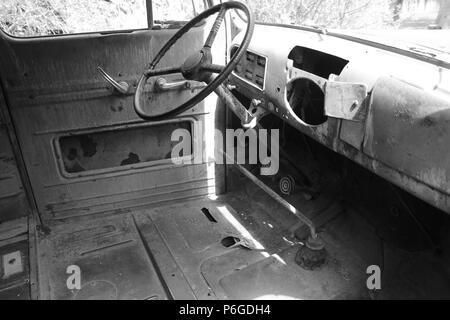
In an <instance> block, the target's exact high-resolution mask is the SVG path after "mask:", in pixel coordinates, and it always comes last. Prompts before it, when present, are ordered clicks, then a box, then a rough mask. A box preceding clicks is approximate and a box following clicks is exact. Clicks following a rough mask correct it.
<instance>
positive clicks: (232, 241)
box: [222, 237, 241, 248]
mask: <svg viewBox="0 0 450 320" xmlns="http://www.w3.org/2000/svg"><path fill="white" fill-rule="evenodd" d="M240 241H241V240H240V239H238V238H235V237H226V238H224V239H222V245H223V246H224V247H225V248H230V247H232V246H234V245H236V244H237V243H239V242H240Z"/></svg>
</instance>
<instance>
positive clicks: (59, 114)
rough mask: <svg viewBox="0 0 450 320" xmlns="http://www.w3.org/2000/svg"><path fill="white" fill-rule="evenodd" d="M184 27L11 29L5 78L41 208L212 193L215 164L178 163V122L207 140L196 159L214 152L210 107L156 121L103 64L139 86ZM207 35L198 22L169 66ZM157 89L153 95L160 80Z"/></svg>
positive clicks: (160, 103)
mask: <svg viewBox="0 0 450 320" xmlns="http://www.w3.org/2000/svg"><path fill="white" fill-rule="evenodd" d="M206 30H207V28H206ZM174 32H176V30H146V31H135V32H131V33H116V34H98V33H97V34H87V35H74V36H60V37H49V38H36V39H16V38H11V37H8V36H6V35H5V34H2V36H1V38H0V51H1V52H2V57H1V58H0V74H1V77H2V81H3V85H4V88H5V89H6V93H7V97H8V101H9V108H10V111H11V114H12V118H13V121H14V125H15V126H16V131H17V134H18V137H19V140H20V144H21V148H22V150H23V154H24V158H25V162H26V166H27V170H28V174H29V176H30V180H31V184H32V187H33V192H34V196H35V198H36V202H37V206H38V209H39V210H40V212H41V214H43V215H44V217H45V218H55V219H61V218H67V217H71V216H79V215H85V214H91V213H101V212H105V211H111V210H116V211H117V210H119V211H120V210H125V209H128V208H130V207H134V206H141V205H147V204H152V203H155V202H161V201H168V200H170V199H180V198H188V197H194V196H199V195H205V194H208V193H210V192H212V191H211V190H213V189H212V188H213V187H214V185H215V179H214V176H212V175H211V173H210V172H209V171H208V165H207V163H205V162H203V163H201V164H196V165H185V166H176V165H174V164H173V163H172V161H171V160H170V150H171V149H172V146H173V144H174V142H171V141H170V138H171V137H170V135H171V131H173V130H174V129H176V128H183V129H189V130H190V131H191V134H192V135H193V137H194V139H193V140H195V141H197V143H194V145H193V148H192V156H199V155H200V156H201V155H202V154H203V153H204V151H205V150H204V148H203V147H202V143H201V142H203V140H204V135H203V132H204V123H205V120H206V119H207V118H208V117H209V116H210V115H209V114H208V113H207V112H206V111H205V104H204V103H201V104H199V105H198V106H196V107H195V108H193V109H192V110H189V111H187V112H186V113H185V114H183V115H181V116H180V117H179V118H177V119H175V120H171V121H169V122H166V123H158V124H154V123H146V122H143V121H141V120H140V119H139V118H138V117H137V116H136V114H135V112H134V110H133V95H132V94H130V95H127V96H118V95H117V94H115V93H114V92H113V91H112V90H111V89H110V88H109V86H108V85H107V84H106V83H105V82H104V80H103V79H102V78H101V77H100V76H99V74H98V72H97V67H98V66H101V67H102V68H103V69H104V70H106V72H108V73H109V74H110V75H112V76H113V77H114V78H115V79H116V80H120V81H126V82H128V83H129V84H131V85H132V91H133V89H134V86H135V85H136V84H137V80H138V78H139V76H140V74H141V73H142V72H143V70H144V69H145V68H146V67H147V66H148V63H149V62H150V61H151V59H152V57H153V56H154V55H155V54H156V53H157V51H158V50H159V48H161V47H162V45H163V44H164V43H165V42H166V41H167V40H168V39H169V38H170V37H171V36H172V35H173V34H174ZM204 39H205V28H204V27H197V28H194V29H193V30H191V32H190V33H188V34H186V35H185V36H184V37H183V38H182V39H181V40H180V41H179V42H178V43H177V44H176V45H175V47H174V48H172V49H171V51H170V52H169V53H168V56H166V57H165V58H164V59H163V61H162V62H161V65H160V66H169V65H177V64H181V63H182V62H183V61H184V59H185V58H186V57H187V56H188V55H189V54H191V53H193V52H194V50H198V49H199V48H201V45H202V43H203V42H204ZM180 77H181V75H174V76H171V77H167V79H168V80H169V81H171V80H177V79H180ZM155 80H156V79H155ZM153 81H154V80H153ZM147 90H148V91H153V82H152V81H150V83H149V85H148V88H147ZM192 94H193V92H191V91H190V90H182V91H170V92H165V93H153V94H151V93H150V94H149V95H148V105H149V107H151V108H152V110H163V109H164V108H167V107H173V106H174V104H180V103H181V102H182V101H185V99H186V98H187V97H188V96H190V95H192ZM213 121H214V119H213ZM155 125H157V126H155ZM195 138H197V139H195Z"/></svg>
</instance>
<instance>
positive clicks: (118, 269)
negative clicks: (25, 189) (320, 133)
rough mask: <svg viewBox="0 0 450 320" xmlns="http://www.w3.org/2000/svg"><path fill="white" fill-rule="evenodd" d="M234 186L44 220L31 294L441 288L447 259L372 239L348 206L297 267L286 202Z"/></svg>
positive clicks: (166, 295) (208, 295) (421, 291)
mask: <svg viewBox="0 0 450 320" xmlns="http://www.w3.org/2000/svg"><path fill="white" fill-rule="evenodd" d="M244 189H246V190H247V191H242V190H241V191H238V192H235V193H231V194H228V195H226V196H224V197H221V198H219V199H218V200H215V201H213V200H209V199H199V200H192V201H188V202H184V203H180V204H177V205H170V206H165V207H160V208H153V209H147V210H146V209H142V210H139V211H134V212H131V213H129V214H122V215H117V216H112V217H97V218H95V217H94V216H93V217H89V218H85V219H81V220H78V221H72V222H65V223H62V224H60V225H55V226H53V227H52V232H51V234H50V235H49V236H45V237H40V238H39V240H38V246H37V248H38V267H39V283H40V286H39V291H40V298H43V299H277V298H280V299H370V298H386V299H398V298H408V299H415V298H449V297H450V283H449V280H448V279H449V270H448V269H449V268H448V267H446V266H447V265H448V264H446V263H445V261H447V260H445V259H443V258H440V257H435V256H434V255H433V254H431V253H430V251H429V250H421V251H420V252H412V251H405V250H403V249H401V248H397V247H396V246H395V245H392V244H390V243H389V242H385V243H380V238H379V237H378V236H377V234H376V232H374V230H373V228H372V226H371V225H370V224H368V223H367V222H366V221H365V220H364V219H362V218H361V216H360V214H358V213H357V212H353V211H351V210H348V211H347V212H345V213H341V214H339V215H338V216H336V217H334V218H333V219H332V220H331V221H329V222H328V223H327V224H326V225H325V227H324V228H322V230H321V234H322V236H323V239H324V241H325V243H326V247H327V251H328V254H329V255H328V259H327V263H326V265H325V266H323V267H322V268H321V269H320V270H317V271H305V270H303V269H302V268H300V267H299V266H298V265H297V264H296V263H295V254H296V252H297V250H298V248H299V247H300V244H299V243H298V242H297V240H296V239H295V238H294V237H293V236H292V234H291V232H290V231H288V230H289V226H292V221H291V220H289V218H288V215H286V212H283V211H282V209H279V208H278V207H276V206H274V205H273V202H272V201H271V200H269V199H267V197H266V198H264V197H263V195H262V194H259V191H258V190H256V189H255V188H253V187H251V186H247V188H244ZM249 193H251V197H250V195H249ZM411 236H416V233H414V234H412V235H411ZM237 239H239V240H240V242H237ZM236 242H237V243H236ZM373 264H377V265H380V266H381V267H382V268H383V269H384V270H385V272H384V275H383V284H384V287H383V290H382V292H381V293H380V294H379V296H378V297H374V296H373V295H372V296H371V295H370V294H369V291H368V290H367V287H366V280H367V274H366V269H367V267H368V266H369V265H373ZM70 265H77V266H79V267H80V269H81V284H82V286H81V290H69V289H68V288H67V285H66V280H67V278H68V276H69V275H68V274H66V269H67V267H68V266H70Z"/></svg>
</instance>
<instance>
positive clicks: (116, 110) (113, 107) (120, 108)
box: [111, 105, 123, 112]
mask: <svg viewBox="0 0 450 320" xmlns="http://www.w3.org/2000/svg"><path fill="white" fill-rule="evenodd" d="M111 111H113V112H122V111H123V106H122V105H118V106H111Z"/></svg>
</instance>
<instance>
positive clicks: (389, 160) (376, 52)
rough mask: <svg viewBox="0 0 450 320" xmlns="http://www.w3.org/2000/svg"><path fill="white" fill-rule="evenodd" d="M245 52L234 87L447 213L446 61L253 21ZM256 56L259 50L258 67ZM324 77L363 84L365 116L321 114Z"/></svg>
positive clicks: (449, 72)
mask: <svg viewBox="0 0 450 320" xmlns="http://www.w3.org/2000/svg"><path fill="white" fill-rule="evenodd" d="M280 35H282V36H280ZM242 38H243V34H240V35H238V36H237V37H236V38H235V39H234V40H233V43H232V46H231V48H232V49H231V52H230V53H231V54H232V53H233V49H234V48H235V47H236V46H237V45H238V44H239V43H241V41H242ZM233 46H234V47H233ZM234 50H235V49H234ZM248 52H249V53H250V54H249V55H246V56H244V58H243V59H242V61H241V64H240V68H238V70H235V71H234V72H233V73H232V74H231V76H230V78H229V85H230V87H232V88H234V90H233V91H234V92H236V93H237V94H238V95H239V96H242V97H245V99H247V100H246V101H258V102H259V103H258V107H259V108H262V109H264V110H265V111H266V112H268V113H271V114H273V115H275V116H277V117H279V118H281V119H283V120H284V121H285V122H286V123H288V124H289V125H291V126H292V127H294V128H296V129H297V130H299V131H301V132H303V133H304V134H306V135H308V136H309V137H311V138H313V139H314V140H316V141H318V142H319V143H321V144H323V145H325V146H327V147H329V148H330V149H332V150H334V151H335V152H337V153H340V154H342V155H344V156H346V157H347V158H350V159H351V160H353V161H355V162H357V163H359V164H360V165H362V166H363V167H365V168H366V169H368V170H370V171H372V172H374V173H375V174H377V175H379V176H381V177H383V178H384V179H386V180H388V181H390V182H392V183H394V184H396V185H398V186H401V187H402V188H403V189H404V190H406V191H408V192H410V193H412V194H414V195H415V196H417V197H418V198H420V199H422V200H424V201H426V202H428V203H430V204H432V205H434V206H435V207H438V208H440V209H442V210H444V211H446V212H448V213H450V163H449V162H448V159H450V149H448V141H450V129H448V125H447V123H448V121H449V119H450V89H449V88H450V67H446V66H442V64H439V63H430V62H429V61H425V60H426V59H419V58H414V57H412V56H411V55H408V54H406V53H399V52H397V51H395V50H391V49H390V47H388V46H384V47H383V46H382V45H373V44H370V43H366V42H364V41H356V40H349V39H345V38H340V37H337V36H333V35H329V34H323V33H320V32H314V31H311V30H303V29H301V28H300V29H299V28H294V27H291V26H287V27H285V26H273V25H257V26H256V27H255V32H254V35H253V39H252V41H251V43H250V46H249V48H248ZM258 57H264V58H265V68H264V73H263V74H262V70H263V69H262V68H261V67H262V66H258V63H257V58H258ZM255 61H256V63H255ZM247 69H249V70H248V71H249V73H248V74H246V73H245V72H246V71H247ZM257 74H258V75H263V76H264V77H263V85H262V86H261V81H259V82H260V84H259V85H258V84H257V83H256V78H255V75H257ZM246 76H247V77H246ZM330 82H340V83H354V84H362V85H364V86H365V87H366V88H367V92H368V94H369V95H368V96H367V98H366V100H365V101H364V103H362V104H361V111H362V114H363V115H364V117H363V118H362V120H358V121H350V120H348V119H344V118H336V117H331V116H326V114H324V112H323V108H324V101H325V100H326V99H327V97H328V95H327V85H328V83H330ZM406 97H407V99H406ZM420 97H426V98H422V99H421V98H420ZM429 104H432V105H429ZM244 105H246V104H245V103H244ZM246 106H249V104H247V105H246ZM387 124H389V128H386V125H387ZM389 130H391V131H389ZM419 133H420V134H419ZM411 150H413V151H411ZM436 150H440V152H441V153H443V154H439V152H436ZM443 159H444V160H443Z"/></svg>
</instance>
